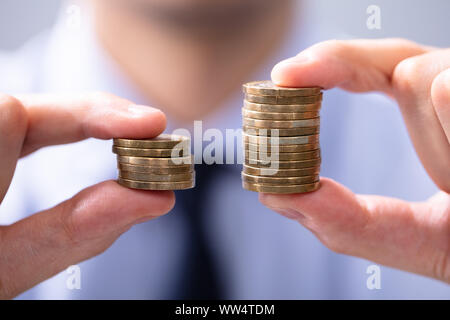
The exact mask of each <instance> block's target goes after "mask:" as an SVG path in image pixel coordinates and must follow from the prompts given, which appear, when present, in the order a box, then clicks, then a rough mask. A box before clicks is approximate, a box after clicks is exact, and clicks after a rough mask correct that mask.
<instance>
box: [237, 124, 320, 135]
mask: <svg viewBox="0 0 450 320" xmlns="http://www.w3.org/2000/svg"><path fill="white" fill-rule="evenodd" d="M242 129H243V130H244V132H245V133H247V134H251V135H257V136H266V137H271V136H272V135H275V136H279V137H293V136H307V135H312V134H318V133H319V132H320V126H315V127H308V128H290V129H275V128H270V129H266V128H256V127H250V126H243V127H242Z"/></svg>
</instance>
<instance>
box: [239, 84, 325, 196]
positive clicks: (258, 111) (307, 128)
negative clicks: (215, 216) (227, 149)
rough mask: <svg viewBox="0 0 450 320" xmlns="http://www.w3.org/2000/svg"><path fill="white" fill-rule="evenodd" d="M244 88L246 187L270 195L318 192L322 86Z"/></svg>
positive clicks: (244, 174) (261, 85)
mask: <svg viewBox="0 0 450 320" xmlns="http://www.w3.org/2000/svg"><path fill="white" fill-rule="evenodd" d="M243 90H244V93H245V100H244V107H243V109H242V115H243V146H244V165H243V171H242V184H243V187H244V189H247V190H250V191H256V192H265V193H303V192H310V191H314V190H317V189H318V188H319V171H320V163H321V157H320V145H319V130H320V116H319V111H320V107H321V102H322V92H321V89H320V88H318V87H312V88H285V87H278V86H276V85H274V84H273V83H272V82H270V81H256V82H250V83H247V84H244V86H243Z"/></svg>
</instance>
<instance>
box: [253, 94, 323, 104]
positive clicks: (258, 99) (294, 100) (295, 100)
mask: <svg viewBox="0 0 450 320" xmlns="http://www.w3.org/2000/svg"><path fill="white" fill-rule="evenodd" d="M245 100H247V101H249V102H255V103H264V104H309V103H316V102H320V101H322V93H320V94H318V95H315V96H307V97H280V96H256V95H254V94H248V93H246V94H245Z"/></svg>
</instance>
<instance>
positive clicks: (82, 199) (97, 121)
mask: <svg viewBox="0 0 450 320" xmlns="http://www.w3.org/2000/svg"><path fill="white" fill-rule="evenodd" d="M165 125H166V119H165V116H164V114H163V113H162V112H161V111H160V110H158V109H154V108H151V107H144V106H135V105H133V104H132V103H131V102H130V101H127V100H125V99H121V98H118V97H115V96H113V95H109V94H101V93H100V94H98V93H97V94H86V95H82V96H75V97H67V96H50V95H23V96H18V97H15V98H14V97H11V96H7V95H0V155H1V157H0V203H1V201H2V200H3V198H4V196H5V194H6V191H7V190H8V187H9V185H10V183H11V179H12V177H13V174H14V170H15V167H16V163H17V161H18V159H19V158H21V157H23V156H25V155H27V154H29V153H31V152H33V151H35V150H37V149H39V148H41V147H44V146H48V145H56V144H64V143H70V142H75V141H79V140H83V139H86V138H90V137H93V138H99V139H111V138H114V137H127V138H137V139H139V138H150V137H154V136H157V135H158V134H160V133H161V132H162V131H163V130H164V128H165ZM49 191H50V190H49ZM174 202H175V198H174V194H173V192H171V191H140V190H132V189H128V188H125V187H122V186H120V185H119V184H118V183H116V182H115V181H106V182H102V183H99V184H97V185H95V186H92V187H89V188H87V189H85V190H83V191H81V192H80V193H78V194H77V195H75V196H74V197H73V198H71V199H69V200H67V201H65V202H63V203H61V204H59V205H57V206H56V207H54V208H51V209H48V210H45V211H43V212H40V213H36V214H34V215H32V216H30V217H28V218H26V219H23V220H21V221H18V222H16V223H14V224H12V225H10V226H1V227H0V298H2V299H8V298H13V297H15V296H17V295H18V294H20V293H22V292H24V291H26V290H28V289H29V288H31V287H33V286H35V285H36V284H38V283H39V282H42V281H44V280H46V279H48V278H50V277H52V276H53V275H55V274H57V273H58V272H61V271H62V270H64V269H65V268H67V267H68V266H70V265H72V264H75V263H78V262H80V261H83V260H85V259H88V258H90V257H93V256H95V255H98V254H100V253H101V252H103V251H104V250H106V249H107V248H108V247H109V246H110V245H111V244H112V243H113V242H114V241H115V240H116V239H117V238H118V237H119V236H120V235H121V234H122V233H124V232H125V231H127V230H128V229H130V228H131V227H132V226H133V225H134V224H137V223H140V222H143V221H147V220H150V219H153V218H155V217H158V216H160V215H162V214H164V213H167V212H168V211H170V210H171V209H172V207H173V205H174Z"/></svg>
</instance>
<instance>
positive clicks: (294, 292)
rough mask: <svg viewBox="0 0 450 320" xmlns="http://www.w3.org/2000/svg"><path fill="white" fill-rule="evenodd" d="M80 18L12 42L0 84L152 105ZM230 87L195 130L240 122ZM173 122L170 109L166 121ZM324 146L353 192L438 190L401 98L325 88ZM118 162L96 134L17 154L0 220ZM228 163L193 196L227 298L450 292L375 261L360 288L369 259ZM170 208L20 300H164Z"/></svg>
mask: <svg viewBox="0 0 450 320" xmlns="http://www.w3.org/2000/svg"><path fill="white" fill-rule="evenodd" d="M87 25H88V27H86V28H80V29H77V28H68V26H66V25H65V23H64V22H63V21H60V22H59V23H58V24H57V25H56V27H55V28H54V30H53V31H52V32H50V33H49V34H44V35H42V36H40V37H38V38H36V39H35V40H33V41H31V42H30V43H28V44H27V45H26V46H24V47H23V48H22V49H21V50H19V51H18V52H15V53H14V54H4V55H0V68H1V70H2V77H0V91H3V92H6V93H16V92H85V91H97V90H101V91H107V92H111V93H114V94H116V95H119V96H122V97H125V98H128V99H130V100H133V101H135V102H137V103H145V104H149V101H146V100H145V99H143V97H142V96H141V95H140V94H139V93H138V92H137V91H136V90H135V88H134V87H133V85H132V84H131V83H130V82H129V80H128V79H127V78H126V77H125V76H124V75H123V74H122V73H121V71H120V70H119V68H118V67H117V66H116V65H115V63H114V62H113V61H112V60H111V59H110V58H109V57H108V56H107V54H105V52H103V51H102V49H101V48H99V46H98V44H97V42H96V39H95V38H94V37H93V34H92V33H91V30H90V27H89V24H87ZM302 28H303V26H302ZM298 29H299V28H298V26H294V27H293V32H292V34H291V35H290V36H289V39H288V41H286V45H285V46H283V47H282V48H281V49H280V52H279V53H278V54H277V55H274V56H273V57H272V58H271V59H270V60H269V61H267V64H266V65H265V66H263V67H262V68H261V70H260V72H259V73H258V74H255V75H253V77H252V78H251V79H265V78H268V77H269V75H270V69H271V67H272V66H273V64H274V63H276V62H277V61H279V60H281V59H283V58H287V57H288V56H292V55H295V54H296V53H297V52H298V51H300V50H301V49H303V48H304V47H305V45H306V44H308V45H309V44H311V43H312V41H311V40H314V39H310V40H309V41H306V40H303V41H302V42H301V43H300V42H299V41H298V39H300V35H299V32H298V31H297V30H298ZM316 41H317V39H316ZM251 79H249V80H251ZM236 89H237V90H236V96H235V97H233V98H232V99H230V101H227V102H226V103H225V104H224V105H223V107H222V108H221V111H219V112H218V113H216V114H215V115H213V116H211V117H210V118H208V119H202V120H204V129H206V128H208V127H215V128H219V129H222V130H223V129H225V128H239V127H240V126H241V116H240V112H241V106H242V94H241V92H240V84H236ZM156 107H161V106H156ZM162 109H164V108H163V107H162ZM175 127H176V124H173V123H172V124H171V122H170V119H169V129H174V128H175ZM321 147H322V163H323V164H322V171H321V174H322V175H323V176H327V177H331V178H333V179H335V180H337V181H339V182H340V183H342V184H344V185H345V186H347V187H349V188H350V189H351V190H353V191H354V192H357V193H369V194H380V195H387V196H393V197H400V198H403V199H406V200H424V199H426V198H427V197H429V196H430V195H432V194H433V193H435V192H436V191H437V189H436V187H435V186H434V185H433V183H432V182H431V180H430V179H429V178H428V176H427V175H426V173H425V171H424V169H423V167H422V165H421V164H420V162H419V160H418V158H417V156H416V154H415V152H414V149H413V147H412V144H411V142H410V140H409V138H408V135H407V132H406V129H405V126H404V124H403V121H402V118H401V115H400V113H399V110H398V108H397V107H396V105H395V104H394V103H393V102H392V101H390V100H388V99H387V98H385V97H383V96H380V95H376V94H364V95H363V94H359V95H355V94H353V95H351V94H348V93H345V92H343V91H340V90H331V91H329V92H326V93H325V98H324V102H323V110H322V111H321ZM115 161H116V160H115V156H114V155H113V154H112V153H111V142H110V141H99V140H93V139H90V140H87V141H83V142H79V143H75V144H70V145H63V146H54V147H48V148H45V149H42V150H40V151H38V152H36V153H34V154H33V155H31V156H28V157H26V158H25V159H23V160H21V161H20V162H19V164H18V167H17V171H16V174H15V177H14V179H13V183H12V185H11V187H10V190H9V192H8V194H7V196H6V198H5V201H4V203H3V204H2V206H1V207H0V219H1V220H0V222H1V223H3V224H8V223H12V222H14V221H17V220H19V219H21V218H23V217H26V216H28V215H30V214H32V213H34V212H37V211H40V210H43V209H46V208H49V207H51V206H54V205H56V204H57V203H59V202H61V201H64V200H65V199H67V198H69V197H71V196H73V195H74V194H75V193H77V192H78V191H80V190H82V189H83V188H85V187H87V186H89V185H92V184H95V183H98V182H100V181H103V180H106V179H114V178H116V176H117V169H116V163H115ZM37 169H38V170H37ZM232 170H233V171H234V174H224V175H223V176H222V177H218V178H216V179H215V181H216V182H215V184H213V185H212V186H211V189H210V190H211V192H210V196H209V197H208V198H207V199H198V201H204V202H205V205H206V206H207V208H208V210H209V212H210V215H208V217H207V218H208V219H207V225H208V240H209V241H208V245H209V247H210V249H211V251H212V252H213V255H214V258H215V259H216V260H217V261H218V265H219V266H220V268H221V269H220V273H221V275H222V276H223V277H224V279H225V281H224V282H225V284H226V285H227V287H226V290H227V292H228V297H229V298H234V299H302V298H308V299H309V298H325V299H327V298H333V299H334V298H337V299H347V298H350V299H386V298H387V299H390V298H446V299H448V298H450V287H449V286H448V285H446V284H444V283H440V282H438V281H435V280H432V279H428V278H425V277H421V276H417V275H413V274H410V273H406V272H402V271H398V270H393V269H391V268H387V267H383V266H381V289H380V290H369V289H368V288H367V287H366V280H367V277H368V274H366V268H367V267H368V266H369V265H371V264H372V263H371V262H369V261H366V260H362V259H358V258H354V257H348V256H344V255H339V254H336V253H333V252H332V251H330V250H329V249H327V248H326V247H325V246H323V245H322V244H321V243H320V242H319V241H318V240H317V239H316V238H315V237H314V236H313V235H312V234H311V233H310V232H309V231H308V230H306V229H305V228H303V227H302V226H300V225H299V224H298V223H297V222H295V221H292V220H289V219H286V218H284V217H282V216H280V215H278V214H276V213H274V212H272V211H271V210H269V209H267V208H266V207H264V206H263V205H262V204H260V203H259V202H258V197H257V194H256V193H253V192H249V191H245V190H243V189H242V187H241V179H240V172H239V170H237V169H232ZM324 201H325V199H324ZM179 210H180V209H179V208H178V207H175V208H174V209H173V212H171V213H170V214H168V215H166V216H163V217H161V218H158V219H156V220H154V221H150V222H147V223H144V224H141V225H138V226H135V227H133V228H132V229H131V230H130V231H129V232H127V233H126V234H124V235H123V236H122V237H120V238H119V239H118V240H117V241H116V242H115V243H114V244H113V245H112V246H111V248H110V249H108V250H107V251H106V252H105V253H103V254H101V255H100V256H97V257H95V258H92V259H90V260H88V261H85V262H82V263H80V264H79V266H80V268H81V289H80V290H69V289H68V288H67V287H66V280H67V278H68V276H69V275H68V274H67V273H66V272H61V273H60V274H58V275H56V276H55V277H53V278H52V279H49V280H47V281H45V282H43V283H41V284H39V285H38V286H36V287H35V288H33V289H31V290H29V291H28V292H26V293H24V294H22V295H21V296H20V297H19V298H31V299H35V298H37V299H50V298H55V299H79V298H86V299H91V298H104V299H109V298H126V299H128V298H137V299H164V298H171V297H172V293H173V290H174V285H175V281H176V280H177V279H178V277H179V276H180V274H181V275H182V273H183V265H182V262H183V258H184V253H185V252H186V248H185V247H184V243H186V239H187V238H186V237H187V232H186V230H185V226H184V225H183V221H181V219H178V218H177V216H178V214H179Z"/></svg>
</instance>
